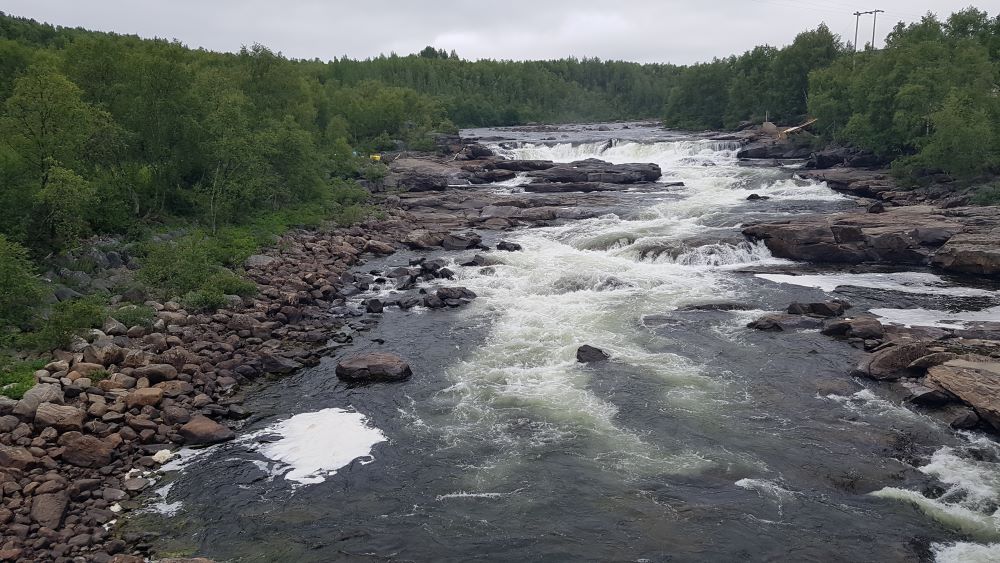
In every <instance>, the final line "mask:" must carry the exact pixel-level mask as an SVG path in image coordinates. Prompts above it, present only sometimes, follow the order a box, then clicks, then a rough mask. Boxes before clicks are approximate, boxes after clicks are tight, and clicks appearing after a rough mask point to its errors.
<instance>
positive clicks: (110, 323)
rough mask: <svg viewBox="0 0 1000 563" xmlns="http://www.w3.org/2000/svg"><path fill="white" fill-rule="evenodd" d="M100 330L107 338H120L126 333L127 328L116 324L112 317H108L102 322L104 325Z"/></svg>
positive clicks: (118, 323)
mask: <svg viewBox="0 0 1000 563" xmlns="http://www.w3.org/2000/svg"><path fill="white" fill-rule="evenodd" d="M101 330H102V331H104V334H107V335H108V336H122V335H124V334H125V333H126V332H128V327H126V326H125V325H123V324H122V323H120V322H118V321H117V320H115V319H114V318H112V317H108V318H107V319H105V320H104V324H103V325H102V326H101Z"/></svg>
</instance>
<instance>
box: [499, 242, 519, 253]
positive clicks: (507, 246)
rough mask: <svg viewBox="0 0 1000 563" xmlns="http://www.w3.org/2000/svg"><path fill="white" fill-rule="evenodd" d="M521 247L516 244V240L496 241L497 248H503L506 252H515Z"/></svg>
mask: <svg viewBox="0 0 1000 563" xmlns="http://www.w3.org/2000/svg"><path fill="white" fill-rule="evenodd" d="M521 248H522V247H521V245H520V244H517V243H516V242H507V241H505V240H502V241H500V242H498V243H497V250H503V251H506V252H516V251H518V250H521Z"/></svg>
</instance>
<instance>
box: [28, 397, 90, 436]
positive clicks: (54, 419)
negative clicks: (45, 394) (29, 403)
mask: <svg viewBox="0 0 1000 563" xmlns="http://www.w3.org/2000/svg"><path fill="white" fill-rule="evenodd" d="M85 416H86V413H85V412H84V411H83V410H81V409H78V408H76V407H72V406H62V405H57V404H54V403H42V404H40V405H38V409H37V410H36V411H35V426H36V427H37V428H55V429H56V430H58V431H59V432H69V431H72V430H82V429H83V419H84V417H85Z"/></svg>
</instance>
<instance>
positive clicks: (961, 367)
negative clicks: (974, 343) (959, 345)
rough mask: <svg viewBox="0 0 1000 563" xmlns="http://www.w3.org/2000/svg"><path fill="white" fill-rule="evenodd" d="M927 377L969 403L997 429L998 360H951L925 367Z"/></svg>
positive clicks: (999, 426)
mask: <svg viewBox="0 0 1000 563" xmlns="http://www.w3.org/2000/svg"><path fill="white" fill-rule="evenodd" d="M927 379H928V380H929V381H931V382H932V383H934V384H936V385H938V386H940V387H941V388H943V389H945V390H947V391H948V392H950V393H952V394H953V395H955V396H956V397H958V398H959V399H961V400H962V401H964V402H966V403H968V404H969V405H971V406H972V408H974V409H975V410H976V413H977V414H978V415H979V416H981V417H982V418H983V419H985V420H986V421H987V422H988V423H989V424H990V425H991V426H993V428H994V429H998V430H1000V385H997V382H1000V363H998V362H970V361H966V360H952V361H950V362H946V363H944V364H943V365H940V366H934V367H932V368H930V369H929V370H927Z"/></svg>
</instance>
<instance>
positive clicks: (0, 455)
mask: <svg viewBox="0 0 1000 563" xmlns="http://www.w3.org/2000/svg"><path fill="white" fill-rule="evenodd" d="M37 463H38V460H37V459H35V456H33V455H31V452H29V451H28V450H27V449H26V448H22V447H20V446H5V445H3V444H0V467H13V468H14V469H21V470H25V469H30V468H32V467H34V466H35V465H36V464H37Z"/></svg>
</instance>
